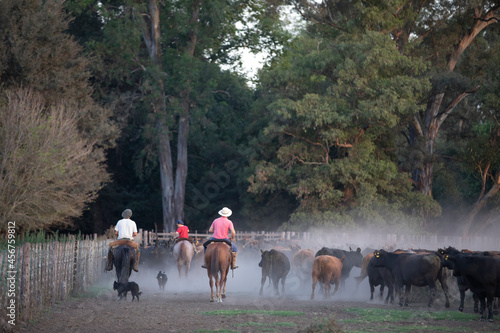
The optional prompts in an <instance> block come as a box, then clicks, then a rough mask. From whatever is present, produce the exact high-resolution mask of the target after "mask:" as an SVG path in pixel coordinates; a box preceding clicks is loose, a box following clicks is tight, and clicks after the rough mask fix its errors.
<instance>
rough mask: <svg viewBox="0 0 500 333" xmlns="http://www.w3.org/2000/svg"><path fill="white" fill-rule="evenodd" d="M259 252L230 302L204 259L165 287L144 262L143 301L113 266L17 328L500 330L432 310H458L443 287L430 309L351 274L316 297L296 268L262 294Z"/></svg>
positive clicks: (232, 281)
mask: <svg viewBox="0 0 500 333" xmlns="http://www.w3.org/2000/svg"><path fill="white" fill-rule="evenodd" d="M259 259H260V258H256V257H255V258H253V259H251V260H245V259H242V260H240V262H239V265H240V268H239V269H237V270H235V271H234V276H231V275H230V276H229V278H228V281H227V298H226V299H224V301H223V303H211V302H210V287H209V284H208V277H207V275H206V270H203V269H202V268H200V267H199V263H195V264H193V267H192V269H191V272H190V275H189V277H188V278H186V277H182V278H181V277H179V276H178V272H177V270H176V269H175V270H172V269H171V270H167V275H168V282H167V286H166V289H165V290H164V291H162V290H160V289H159V287H158V284H157V281H156V274H157V273H158V269H157V268H153V267H152V268H151V269H146V268H144V267H143V268H142V269H141V271H140V272H139V273H135V272H132V276H131V277H130V280H131V281H135V282H137V283H138V284H139V285H140V288H141V291H142V295H141V296H140V302H136V301H134V302H131V299H132V297H131V295H129V296H128V299H127V300H121V301H116V299H117V295H116V291H113V288H112V286H113V281H114V277H115V273H114V271H112V272H109V273H107V274H106V276H105V278H104V279H102V280H101V281H99V282H98V283H96V284H94V285H93V286H92V287H89V288H88V290H87V292H86V293H84V294H83V295H82V296H80V297H78V298H72V299H69V300H67V301H65V302H62V303H59V304H57V305H56V306H55V307H54V308H51V309H49V310H47V311H46V312H45V313H43V314H42V315H41V316H40V317H39V318H37V319H36V320H34V321H32V322H30V323H28V324H24V325H18V326H21V327H17V329H20V331H21V332H120V331H125V332H300V331H305V330H306V329H307V328H309V327H310V326H311V325H313V324H315V323H319V322H321V321H323V320H325V319H329V318H332V319H333V320H334V321H335V322H336V323H337V325H338V327H339V328H340V329H341V330H342V331H344V332H401V331H403V330H404V331H405V332H435V331H440V332H500V318H499V317H498V316H497V317H496V318H495V322H493V323H490V322H480V321H479V320H478V319H479V315H475V316H472V317H471V319H470V320H467V321H456V320H436V319H431V318H429V317H426V316H425V313H428V312H433V311H434V312H435V311H456V309H457V307H458V300H457V299H452V300H451V308H450V309H445V308H444V299H443V297H440V295H441V296H442V294H440V295H438V299H437V300H436V302H435V305H434V306H433V308H431V309H428V308H427V307H426V306H425V304H426V303H425V302H413V303H410V306H409V307H406V308H400V307H399V306H398V305H397V304H389V305H386V304H383V303H382V302H379V301H375V302H373V301H372V302H370V301H369V300H368V299H369V286H368V282H367V281H366V280H365V281H364V282H363V283H362V284H361V285H360V287H359V289H357V290H355V282H354V280H353V279H349V280H347V284H346V288H345V289H344V290H340V291H339V292H338V293H337V294H335V295H334V296H333V297H332V298H330V299H324V298H323V295H322V294H321V292H320V291H319V289H317V290H316V293H315V296H316V297H315V299H314V300H310V294H311V285H310V284H309V285H306V286H304V287H302V286H301V285H300V282H299V280H298V279H297V278H296V277H295V276H294V275H293V273H292V272H291V273H290V274H289V277H288V279H287V282H286V285H285V287H286V291H285V296H282V297H279V298H278V297H275V296H274V295H273V291H272V287H268V284H267V283H266V285H265V287H264V288H265V289H264V295H263V296H259V289H260V274H261V273H260V269H259V268H258V266H257V263H258V260H259ZM230 274H231V271H230ZM357 275H359V269H358V268H354V269H353V271H352V272H351V276H357ZM377 290H378V288H377ZM352 308H362V309H393V310H404V311H409V312H412V313H416V314H424V316H421V315H417V316H414V317H412V319H409V320H403V321H389V322H386V321H383V319H381V320H379V321H373V320H363V317H362V316H360V315H359V313H356V312H352V311H350V310H349V309H352ZM216 310H241V311H242V313H241V314H236V315H235V314H231V315H227V314H226V315H224V314H222V315H215V314H207V312H209V311H216ZM248 310H251V311H248ZM259 310H266V311H295V312H298V313H297V314H296V315H293V316H280V315H279V314H280V313H276V312H273V314H272V315H269V314H265V313H263V312H262V311H260V312H259ZM465 312H468V313H472V304H471V303H467V304H466V309H465ZM328 332H332V331H328Z"/></svg>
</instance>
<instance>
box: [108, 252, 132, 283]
mask: <svg viewBox="0 0 500 333" xmlns="http://www.w3.org/2000/svg"><path fill="white" fill-rule="evenodd" d="M113 255H114V259H113V263H114V265H115V269H116V278H117V280H118V283H128V278H129V277H130V274H131V273H132V267H134V264H135V260H136V258H135V250H134V248H133V247H131V246H129V245H120V246H117V247H116V249H115V251H114V253H113Z"/></svg>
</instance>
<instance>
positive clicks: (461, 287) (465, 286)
mask: <svg viewBox="0 0 500 333" xmlns="http://www.w3.org/2000/svg"><path fill="white" fill-rule="evenodd" d="M438 252H439V253H440V254H441V255H443V256H445V255H457V254H459V253H461V251H459V250H457V249H456V248H454V247H451V246H449V247H448V248H446V249H438ZM448 266H450V267H446V266H445V265H444V262H443V267H446V268H450V269H451V264H448ZM456 278H457V286H458V291H459V293H460V305H459V306H458V311H460V312H463V311H464V301H465V292H466V291H467V290H469V282H468V281H467V279H466V278H465V276H457V277H456ZM472 299H473V300H474V312H475V313H478V312H479V299H478V297H477V295H476V294H474V293H472Z"/></svg>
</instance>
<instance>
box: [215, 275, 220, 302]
mask: <svg viewBox="0 0 500 333" xmlns="http://www.w3.org/2000/svg"><path fill="white" fill-rule="evenodd" d="M221 287H222V286H221V280H220V277H217V278H216V279H215V290H216V293H217V303H222V291H221Z"/></svg>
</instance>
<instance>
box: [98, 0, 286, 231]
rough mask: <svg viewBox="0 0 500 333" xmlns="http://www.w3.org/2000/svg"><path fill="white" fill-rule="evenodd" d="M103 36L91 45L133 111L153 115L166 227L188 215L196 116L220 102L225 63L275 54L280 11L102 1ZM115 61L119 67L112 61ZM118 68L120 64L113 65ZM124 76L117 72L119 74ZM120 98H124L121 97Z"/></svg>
mask: <svg viewBox="0 0 500 333" xmlns="http://www.w3.org/2000/svg"><path fill="white" fill-rule="evenodd" d="M94 9H95V10H96V11H98V12H99V15H100V16H101V17H102V23H103V31H104V33H103V38H102V40H99V41H97V42H92V43H89V47H90V48H93V50H95V54H96V56H97V57H101V61H100V63H102V64H105V65H104V67H103V69H105V68H107V69H108V70H109V69H111V68H113V69H114V70H116V72H115V73H109V71H105V70H102V71H99V73H98V74H97V75H98V76H101V77H102V78H106V77H109V76H110V75H112V76H113V80H114V82H115V83H117V84H118V85H120V86H121V89H122V92H123V91H128V93H127V95H128V96H135V97H132V99H133V101H132V103H130V104H128V105H131V106H132V109H135V110H139V109H142V110H143V112H144V113H145V114H147V115H146V116H145V117H146V118H147V122H145V126H144V128H143V129H142V132H143V136H144V137H146V139H147V140H151V143H152V145H153V146H154V147H155V148H156V156H157V158H158V166H159V170H160V175H161V177H160V179H161V188H162V190H161V198H162V203H163V204H162V205H163V223H162V224H163V229H164V230H167V231H168V230H172V228H173V227H174V222H175V221H176V220H177V219H182V218H184V204H185V196H186V192H185V191H186V180H187V172H188V162H189V161H188V143H189V133H190V127H191V125H192V122H193V119H201V118H203V117H204V115H206V113H207V112H210V110H212V109H213V108H212V105H214V104H216V103H218V102H219V100H218V98H217V97H216V96H217V95H218V94H221V93H222V94H230V93H231V92H228V91H220V89H219V87H220V85H219V83H220V80H224V76H223V75H221V73H222V70H221V66H222V65H225V64H235V63H237V62H238V61H239V56H238V54H237V53H233V52H232V51H235V50H237V49H239V48H243V47H248V48H255V47H256V45H257V44H258V45H259V47H266V46H267V48H268V49H269V50H274V49H276V48H277V47H278V46H279V45H280V40H281V38H283V36H285V35H286V34H285V33H283V31H282V30H280V28H279V20H278V17H279V14H278V13H279V10H278V9H277V8H275V7H274V6H273V4H272V2H269V3H266V1H264V0H263V1H213V0H210V1H208V0H189V1H188V0H181V1H166V2H161V1H156V0H150V1H99V2H95V7H94ZM111 62H113V63H111ZM115 64H120V66H115ZM117 74H118V75H117ZM120 94H121V95H122V96H125V94H122V93H120Z"/></svg>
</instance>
